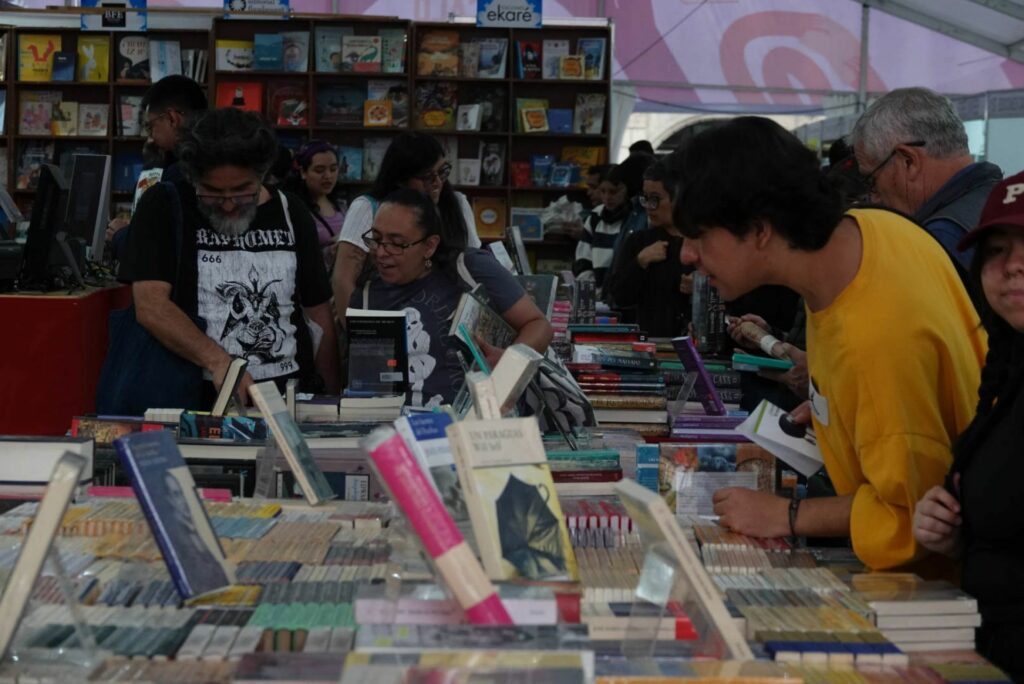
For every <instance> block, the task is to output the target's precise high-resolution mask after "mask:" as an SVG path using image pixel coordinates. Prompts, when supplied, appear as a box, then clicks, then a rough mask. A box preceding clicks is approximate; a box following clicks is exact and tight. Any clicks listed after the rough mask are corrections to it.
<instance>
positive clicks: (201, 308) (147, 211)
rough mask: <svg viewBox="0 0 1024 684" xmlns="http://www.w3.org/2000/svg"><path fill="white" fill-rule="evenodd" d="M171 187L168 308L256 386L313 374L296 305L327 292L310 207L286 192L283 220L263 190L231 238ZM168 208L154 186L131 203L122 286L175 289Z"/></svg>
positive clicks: (275, 199)
mask: <svg viewBox="0 0 1024 684" xmlns="http://www.w3.org/2000/svg"><path fill="white" fill-rule="evenodd" d="M174 187H175V188H177V191H178V196H179V197H180V199H181V213H182V224H183V226H182V261H183V263H182V268H181V272H180V280H179V282H178V283H177V286H176V287H177V289H176V290H175V291H174V292H173V293H172V298H173V300H174V302H175V303H176V304H178V306H180V307H181V308H182V310H183V311H184V312H185V313H186V314H187V315H189V316H191V317H193V318H194V319H196V318H198V319H199V320H200V326H201V327H202V325H203V324H205V326H206V334H207V335H208V336H209V337H210V338H211V339H212V340H213V341H214V342H216V343H217V344H219V345H220V346H221V347H223V348H224V349H225V350H226V351H227V352H228V353H229V354H231V355H232V356H241V357H245V358H247V359H248V361H249V366H248V371H249V373H250V374H251V375H252V377H253V378H254V379H255V380H267V379H280V378H284V377H300V378H303V379H309V378H312V377H313V374H314V373H315V370H314V366H313V347H312V344H311V341H310V333H309V328H308V326H307V325H306V321H305V317H304V316H303V314H302V309H303V307H307V308H308V307H312V306H317V305H320V304H323V303H324V302H327V301H328V300H329V299H330V297H331V288H330V283H329V281H328V279H327V272H326V271H325V270H324V263H323V258H322V257H321V255H320V247H319V245H318V244H317V234H316V228H315V227H314V225H313V219H312V217H311V216H310V215H309V210H307V209H306V208H305V207H304V206H303V205H302V202H301V201H300V200H299V199H298V198H296V197H295V196H294V195H287V194H286V195H284V197H285V201H286V202H287V206H288V212H287V216H286V213H285V207H284V204H283V203H282V195H281V194H279V193H276V192H275V193H271V199H270V201H268V202H266V203H265V204H262V205H260V206H259V207H258V209H257V210H256V216H255V218H254V219H253V221H252V223H251V224H250V226H249V229H248V230H247V231H246V232H245V233H243V234H242V235H239V236H236V237H231V236H226V235H221V234H220V233H217V232H216V231H215V230H214V229H213V228H212V227H211V226H210V224H209V222H208V221H207V220H206V219H205V218H204V217H203V216H202V214H201V213H200V212H199V207H198V205H197V204H196V196H195V191H194V190H193V189H192V187H191V186H190V185H188V184H187V183H185V182H183V181H179V182H177V183H175V184H174ZM170 202H171V197H170V196H169V195H168V189H167V187H166V186H163V185H160V186H157V187H155V188H153V189H151V190H150V191H149V192H147V193H146V194H145V195H143V196H142V198H141V199H140V200H139V205H138V207H137V208H136V211H135V215H134V216H133V217H132V223H131V226H130V228H129V230H130V232H129V234H128V238H127V242H126V244H125V246H124V253H123V255H122V257H121V266H120V270H119V272H118V278H119V279H120V280H121V281H122V282H126V283H131V282H134V281H143V280H161V281H164V282H167V283H171V284H172V285H175V282H174V281H175V270H176V267H177V263H176V258H175V247H174V231H173V228H172V226H171V225H170V221H171V217H172V216H173V213H172V206H171V204H170ZM304 384H305V383H304Z"/></svg>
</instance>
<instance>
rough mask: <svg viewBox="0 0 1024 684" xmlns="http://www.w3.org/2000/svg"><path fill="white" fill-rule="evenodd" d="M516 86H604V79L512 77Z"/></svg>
mask: <svg viewBox="0 0 1024 684" xmlns="http://www.w3.org/2000/svg"><path fill="white" fill-rule="evenodd" d="M512 83H514V84H515V85H516V86H523V85H531V86H532V85H553V86H566V85H572V86H587V85H589V86H597V87H601V86H604V85H605V84H606V83H607V82H606V81H603V80H602V81H598V80H594V79H592V78H516V79H512Z"/></svg>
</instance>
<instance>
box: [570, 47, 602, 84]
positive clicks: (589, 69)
mask: <svg viewBox="0 0 1024 684" xmlns="http://www.w3.org/2000/svg"><path fill="white" fill-rule="evenodd" d="M606 44H607V41H606V40H605V39H604V38H580V39H579V40H578V41H576V51H577V52H578V53H579V54H581V55H583V75H584V78H587V79H589V80H591V81H599V80H601V79H602V78H604V50H605V45H606Z"/></svg>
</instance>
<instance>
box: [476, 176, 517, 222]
mask: <svg viewBox="0 0 1024 684" xmlns="http://www.w3.org/2000/svg"><path fill="white" fill-rule="evenodd" d="M480 173H481V181H482V180H483V175H484V174H485V171H484V170H483V167H482V166H481V171H480ZM507 216H508V205H507V204H506V202H505V198H504V197H487V196H480V197H474V198H473V217H474V218H475V219H476V232H477V235H479V236H480V237H497V238H500V237H502V236H503V235H504V234H505V223H506V220H507Z"/></svg>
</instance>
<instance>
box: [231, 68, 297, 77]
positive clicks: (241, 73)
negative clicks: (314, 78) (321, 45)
mask: <svg viewBox="0 0 1024 684" xmlns="http://www.w3.org/2000/svg"><path fill="white" fill-rule="evenodd" d="M309 73H310V72H308V71H263V70H257V69H239V70H233V69H217V70H216V71H215V72H213V74H214V76H216V77H217V78H218V79H228V78H239V77H243V78H247V77H250V76H253V77H259V78H296V77H298V76H308V75H309Z"/></svg>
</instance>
